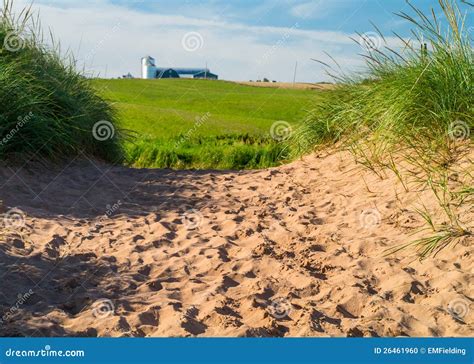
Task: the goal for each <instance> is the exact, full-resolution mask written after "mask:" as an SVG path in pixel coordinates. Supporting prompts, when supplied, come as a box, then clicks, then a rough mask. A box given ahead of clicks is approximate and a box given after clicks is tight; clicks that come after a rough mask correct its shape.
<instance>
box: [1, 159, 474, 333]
mask: <svg viewBox="0 0 474 364" xmlns="http://www.w3.org/2000/svg"><path fill="white" fill-rule="evenodd" d="M0 183H1V184H0V186H1V188H0V198H1V199H2V200H3V201H4V212H5V214H4V216H9V217H10V219H9V220H8V219H7V220H6V221H7V222H8V223H9V224H10V225H9V229H7V230H5V227H4V230H3V238H2V240H1V243H0V276H1V282H2V283H1V284H2V288H1V292H0V309H1V310H2V311H3V316H2V318H1V320H2V321H0V334H1V335H9V336H11V335H15V336H18V335H19V336H25V335H26V336H65V335H68V336H112V337H119V336H137V337H142V336H194V335H198V336H233V337H235V336H316V337H319V336H435V337H436V336H472V335H473V334H474V325H473V321H474V320H473V319H474V313H473V312H474V305H473V299H474V289H473V287H474V285H473V271H474V259H473V250H472V247H473V244H472V243H473V241H472V239H471V238H469V239H468V238H466V239H464V240H463V241H461V242H460V243H459V244H458V245H457V246H455V247H449V248H447V249H445V250H444V251H443V252H441V253H440V254H438V255H437V256H436V257H435V258H433V259H429V260H426V261H423V262H419V261H418V260H417V259H416V257H414V255H413V254H412V251H403V252H399V253H397V254H395V255H391V256H385V255H384V252H385V250H386V249H387V248H390V247H394V246H396V245H397V244H401V243H405V242H408V241H411V240H413V239H414V238H415V237H416V236H419V235H416V234H415V235H411V234H413V232H414V231H415V229H416V228H417V227H420V226H422V225H423V224H422V222H421V219H420V218H419V216H418V215H417V214H415V213H414V212H413V209H414V208H415V207H417V206H419V205H418V204H419V200H420V199H425V200H424V202H425V203H426V204H427V206H428V207H430V206H431V205H433V204H434V202H433V198H432V197H429V196H430V195H429V192H423V193H416V192H409V193H406V192H404V190H403V188H402V187H401V185H400V184H399V182H398V180H397V179H396V178H395V177H394V176H388V177H387V178H385V179H379V178H378V177H376V176H375V175H374V174H372V173H371V172H369V171H365V170H362V169H361V168H360V167H358V166H357V165H355V164H354V162H353V159H352V157H351V156H350V155H349V154H346V153H343V152H338V153H333V154H330V155H326V156H318V155H311V156H308V157H306V158H304V159H303V160H300V161H296V162H294V163H292V164H289V165H287V166H283V167H279V168H273V169H268V170H262V171H243V172H227V171H226V172H216V171H199V172H193V171H169V170H146V169H141V170H133V169H128V168H125V167H119V166H110V165H107V164H102V163H99V162H97V161H91V160H88V159H87V158H85V157H84V158H83V159H81V160H76V161H73V162H71V163H70V164H68V165H65V166H62V167H61V168H57V169H51V168H48V171H45V168H44V166H39V165H35V166H29V167H23V168H20V167H15V168H13V167H11V168H9V167H2V168H0ZM13 207H14V208H17V209H19V210H14V212H16V213H17V214H19V215H17V217H18V219H16V220H15V219H12V218H11V217H12V215H13V213H12V210H11V208H13ZM8 211H9V212H8ZM22 213H23V215H22ZM468 217H469V218H472V211H471V215H469V216H468ZM471 221H472V219H471ZM12 222H14V224H13V223H12ZM23 223H24V224H23ZM4 224H5V220H4ZM12 224H13V225H14V226H13V227H12Z"/></svg>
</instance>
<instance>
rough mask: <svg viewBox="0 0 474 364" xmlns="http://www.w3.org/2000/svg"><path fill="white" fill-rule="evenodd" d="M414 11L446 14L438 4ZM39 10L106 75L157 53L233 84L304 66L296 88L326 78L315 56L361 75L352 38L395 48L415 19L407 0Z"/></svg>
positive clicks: (58, 0)
mask: <svg viewBox="0 0 474 364" xmlns="http://www.w3.org/2000/svg"><path fill="white" fill-rule="evenodd" d="M19 1H20V2H21V1H23V2H26V1H27V0H19ZM412 3H413V4H414V5H416V6H417V7H419V8H421V9H423V10H425V11H426V10H428V9H430V8H431V7H433V6H434V7H435V9H436V13H437V15H441V13H440V9H439V7H438V6H437V3H438V1H437V0H412ZM34 8H35V9H37V10H39V11H40V18H41V20H42V23H43V25H44V26H47V27H50V28H51V29H52V30H53V32H54V34H55V35H56V37H57V38H59V39H60V40H61V44H62V46H63V48H68V49H70V50H71V51H73V52H74V53H75V55H76V58H77V59H78V60H79V64H81V65H82V66H83V67H84V69H85V70H86V71H87V72H89V73H91V74H99V75H100V76H103V77H116V76H120V75H122V74H125V73H127V72H131V73H132V74H134V75H135V76H139V74H140V63H139V60H140V57H142V56H144V55H147V54H150V55H152V56H154V57H155V58H156V59H157V63H158V66H176V67H178V66H181V67H189V66H192V67H201V66H204V65H206V64H208V66H209V68H210V69H211V71H213V72H215V73H218V74H219V76H220V77H221V78H223V79H230V80H249V79H253V80H255V79H258V78H263V77H267V78H270V79H275V80H278V81H291V80H292V78H293V69H294V65H295V62H298V65H299V66H298V73H297V80H298V81H304V82H316V81H322V80H328V78H327V76H326V75H325V73H324V70H323V68H322V67H321V66H320V65H318V64H317V63H315V62H314V61H311V58H317V59H326V60H327V59H328V57H327V56H326V55H325V52H328V53H330V54H331V55H332V56H333V57H334V58H335V59H336V60H337V61H338V63H339V64H340V65H341V66H342V67H343V68H344V69H345V70H361V69H363V61H362V60H361V57H360V56H358V54H359V53H361V51H362V50H361V48H360V47H359V46H357V44H355V43H354V41H352V40H351V39H350V38H351V37H352V38H356V39H358V38H359V36H358V35H357V33H356V32H359V33H362V34H367V35H368V36H369V37H371V38H374V39H373V41H374V42H375V43H376V45H377V46H383V45H382V44H379V43H380V41H381V40H380V39H377V35H376V34H375V33H374V28H373V26H372V25H371V24H370V22H371V21H372V22H374V23H375V24H377V26H378V27H379V29H380V30H381V31H382V32H383V33H384V34H385V35H387V36H388V38H387V40H388V42H389V43H390V44H391V45H396V44H397V40H396V38H395V37H390V35H391V34H392V31H396V32H397V33H398V34H400V35H401V36H403V37H409V36H410V33H409V30H410V27H409V26H408V24H407V22H406V21H403V20H402V19H400V18H399V17H397V16H396V15H395V14H394V13H397V12H400V11H406V12H410V8H409V6H408V5H407V3H406V2H405V0H261V1H250V0H243V1H235V0H230V1H221V0H209V1H202V0H200V1H191V0H176V1H161V0H154V1H153V0H83V1H74V0H36V1H35V5H34ZM465 8H467V7H465ZM411 13H412V12H411ZM441 19H442V17H441ZM472 19H473V18H472V13H471V14H469V18H468V24H467V26H468V27H472V25H473V21H472ZM471 29H472V28H471ZM188 41H189V42H190V44H188V45H186V44H185V43H186V42H188ZM190 46H191V49H190Z"/></svg>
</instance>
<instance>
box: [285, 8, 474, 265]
mask: <svg viewBox="0 0 474 364" xmlns="http://www.w3.org/2000/svg"><path fill="white" fill-rule="evenodd" d="M439 7H440V10H441V11H442V13H443V15H444V17H443V18H444V19H443V21H441V20H439V19H438V18H437V16H436V15H435V14H436V13H437V10H438V9H436V10H434V11H433V12H432V14H429V15H426V14H424V13H423V12H421V11H420V10H419V9H417V8H416V7H414V6H411V13H410V14H412V15H410V14H408V13H401V14H399V16H400V17H401V18H403V19H405V20H406V21H408V22H410V23H411V25H412V26H413V30H412V39H411V40H406V39H404V38H402V37H398V38H399V40H400V43H401V47H400V49H398V48H397V49H395V48H390V47H389V46H388V45H385V46H384V47H381V48H379V49H375V48H371V47H370V44H369V45H368V44H360V45H361V48H362V49H366V50H367V52H366V54H364V57H365V59H366V62H367V72H366V73H364V74H359V75H354V76H351V77H347V76H338V75H337V74H336V75H335V77H336V78H337V79H338V80H339V86H338V87H337V89H336V90H334V91H333V92H332V95H331V96H332V97H331V102H324V100H323V101H322V102H320V103H319V105H318V106H317V107H316V108H315V109H314V111H312V112H311V113H310V114H309V116H308V118H307V119H306V120H305V122H304V123H303V125H302V127H301V128H300V129H298V131H297V132H296V133H295V136H294V139H293V141H292V143H293V148H294V149H293V150H294V151H295V153H297V154H302V153H305V152H308V151H310V150H312V149H313V148H314V147H315V146H317V147H321V146H325V145H328V144H333V143H335V142H336V141H341V142H342V145H343V146H345V147H347V148H349V149H350V150H351V151H352V152H353V153H354V155H355V156H356V157H357V159H358V161H359V162H360V163H362V164H364V165H365V166H367V167H369V168H370V169H372V170H373V171H375V172H376V173H378V174H380V171H381V170H384V169H385V170H386V169H389V170H392V171H394V172H395V173H396V174H397V176H399V178H400V179H401V180H403V179H404V178H405V177H406V178H408V179H410V180H411V181H415V182H416V183H417V185H418V186H419V185H420V184H424V185H425V186H427V187H429V188H431V189H432V191H433V193H434V196H435V198H436V199H437V200H438V201H439V205H440V206H441V207H442V211H443V212H444V215H445V217H446V219H445V221H443V222H442V223H441V224H436V223H435V222H434V221H433V216H432V215H431V212H428V211H422V210H420V215H421V216H422V217H423V219H425V221H426V222H427V224H428V225H429V227H430V228H431V230H432V233H431V235H429V236H427V237H425V238H422V239H420V240H417V241H415V242H412V243H409V244H407V245H406V246H411V245H415V246H416V247H417V248H418V249H419V254H420V256H421V257H422V258H424V257H426V256H429V255H430V254H432V253H436V252H438V251H439V250H440V249H442V248H444V247H446V246H448V245H449V244H450V243H453V242H456V241H457V240H458V239H459V238H463V237H466V236H472V227H471V228H468V227H467V226H466V224H465V222H464V223H463V222H462V221H461V217H460V216H459V214H458V213H457V212H456V207H460V205H459V204H456V203H454V202H455V199H456V196H455V194H453V193H452V191H451V186H450V181H449V175H450V172H452V170H451V168H454V167H455V166H456V163H457V162H459V161H460V160H461V159H462V158H465V157H466V150H468V149H469V148H470V147H472V137H473V135H472V133H471V130H472V128H473V126H474V110H473V107H474V93H473V91H474V87H473V86H474V62H473V61H474V53H473V48H472V34H470V33H471V32H469V29H468V27H466V24H465V13H466V11H472V5H471V4H469V3H464V2H462V3H459V2H456V1H454V0H440V1H439ZM471 29H472V28H471ZM379 36H380V38H381V40H385V38H384V37H383V35H382V34H379ZM361 43H364V42H363V40H362V41H361ZM328 72H329V73H333V70H332V69H331V68H329V69H328ZM396 160H404V161H405V162H408V167H407V168H403V167H401V165H400V164H398V163H396V162H394V161H396ZM468 165H470V166H471V167H472V161H471V163H468ZM458 172H459V171H458ZM459 175H462V176H464V180H463V181H462V183H463V185H462V189H463V190H464V191H466V194H467V195H468V196H467V197H466V198H469V196H471V197H472V182H473V181H472V170H471V171H468V170H465V171H462V172H461V173H459ZM458 184H459V183H458ZM404 186H405V187H406V188H409V184H408V183H405V184H404ZM440 196H442V197H443V198H441V197H440ZM461 205H462V204H461ZM467 224H469V222H467ZM406 246H404V247H406ZM395 250H397V248H396V249H395Z"/></svg>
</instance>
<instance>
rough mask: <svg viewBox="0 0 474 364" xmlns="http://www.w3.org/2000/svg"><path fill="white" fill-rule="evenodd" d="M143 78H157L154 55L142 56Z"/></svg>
mask: <svg viewBox="0 0 474 364" xmlns="http://www.w3.org/2000/svg"><path fill="white" fill-rule="evenodd" d="M142 78H143V79H145V80H149V79H153V78H156V64H155V59H154V58H153V57H150V56H146V57H143V58H142Z"/></svg>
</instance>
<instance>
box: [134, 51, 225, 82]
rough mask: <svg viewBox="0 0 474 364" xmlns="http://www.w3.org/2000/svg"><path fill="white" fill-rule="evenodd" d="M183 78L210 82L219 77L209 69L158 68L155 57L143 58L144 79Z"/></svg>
mask: <svg viewBox="0 0 474 364" xmlns="http://www.w3.org/2000/svg"><path fill="white" fill-rule="evenodd" d="M182 76H189V77H193V78H203V79H209V80H217V79H218V76H217V75H216V74H214V73H212V72H211V71H210V70H209V69H208V68H176V67H157V66H156V62H155V59H154V58H153V57H150V56H146V57H143V58H142V78H143V79H147V80H148V79H155V78H180V77H182Z"/></svg>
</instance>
